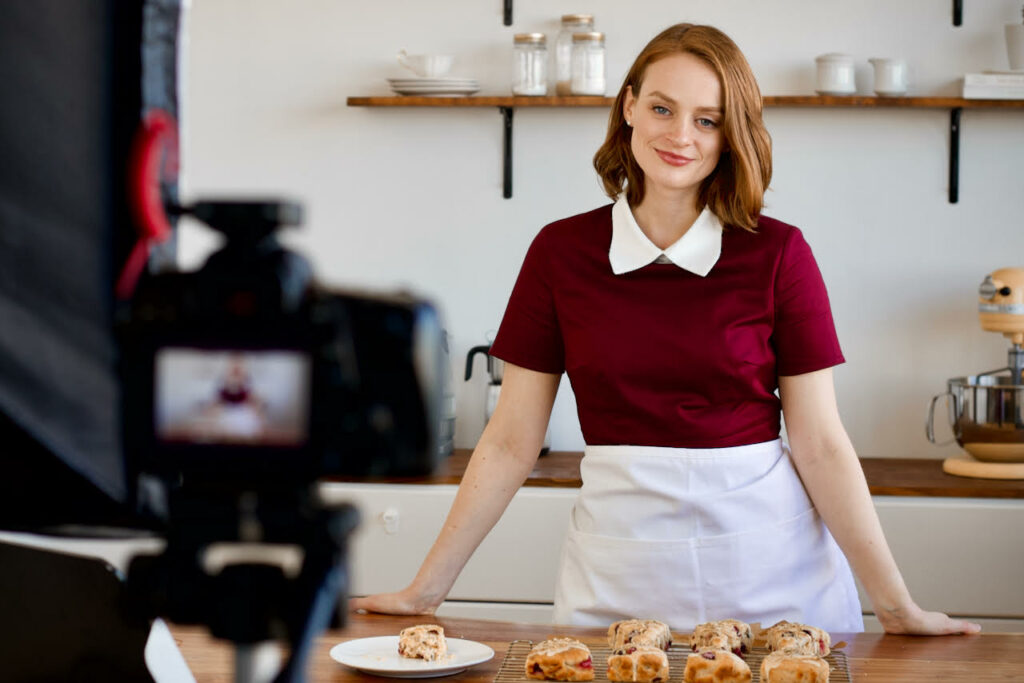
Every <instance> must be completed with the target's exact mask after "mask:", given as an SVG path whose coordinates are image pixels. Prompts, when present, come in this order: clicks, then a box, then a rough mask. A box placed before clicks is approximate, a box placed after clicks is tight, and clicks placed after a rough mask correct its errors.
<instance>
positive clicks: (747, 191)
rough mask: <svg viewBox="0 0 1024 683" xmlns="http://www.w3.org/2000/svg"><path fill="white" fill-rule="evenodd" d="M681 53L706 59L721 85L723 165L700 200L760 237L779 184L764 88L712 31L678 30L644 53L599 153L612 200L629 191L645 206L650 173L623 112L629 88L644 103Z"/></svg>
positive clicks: (734, 49) (735, 51) (689, 27)
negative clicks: (649, 84)
mask: <svg viewBox="0 0 1024 683" xmlns="http://www.w3.org/2000/svg"><path fill="white" fill-rule="evenodd" d="M680 53H687V54H691V55H694V56H695V57H698V58H699V59H701V60H703V61H704V62H705V63H706V64H707V65H708V66H709V67H711V69H712V70H713V71H714V72H715V73H716V74H718V80H719V81H720V82H721V84H722V100H723V101H722V114H723V116H722V123H721V127H722V132H723V134H724V136H725V148H724V150H723V152H722V156H721V158H719V160H718V166H716V167H715V170H714V171H712V172H711V175H709V176H708V177H707V178H706V179H705V180H704V182H703V183H702V184H701V187H700V192H699V193H698V199H699V201H700V202H701V204H703V205H705V206H707V207H708V208H710V209H711V211H712V212H713V213H714V214H715V215H716V216H718V218H719V220H721V221H722V224H723V225H724V226H726V227H729V226H734V227H738V228H743V229H746V230H750V231H753V230H754V229H755V228H756V227H757V219H758V217H759V216H760V215H761V208H762V206H763V205H764V193H765V190H767V189H768V183H769V182H770V181H771V178H772V142H771V137H770V136H769V135H768V130H767V129H766V128H765V125H764V120H763V119H762V106H763V101H762V99H761V90H760V89H759V88H758V87H757V80H756V79H755V78H754V72H753V71H752V70H751V68H750V64H748V63H747V59H746V57H744V56H743V53H742V52H740V49H739V47H737V46H736V43H734V42H733V41H732V39H731V38H729V36H727V35H725V34H724V33H722V32H721V31H719V30H718V29H716V28H714V27H712V26H699V25H695V24H676V25H675V26H672V27H669V28H667V29H665V30H664V31H662V32H661V33H659V34H658V35H657V36H655V38H654V39H653V40H651V42H649V43H648V44H647V46H646V47H645V48H644V49H643V50H642V51H641V52H640V54H639V55H638V56H637V58H636V60H635V61H634V62H633V66H632V67H630V69H629V73H628V74H626V79H625V80H624V81H623V83H622V87H621V88H620V89H619V94H618V96H617V97H616V98H615V104H614V105H613V106H612V111H611V115H610V116H609V117H608V135H607V136H606V137H605V141H604V144H603V145H601V148H600V149H599V150H597V154H595V155H594V168H595V169H596V170H597V173H598V175H599V176H600V177H601V182H602V184H603V185H604V190H605V192H606V193H607V194H608V196H609V197H611V198H612V199H615V198H616V197H618V196H619V194H621V193H622V191H623V188H625V192H626V199H627V200H628V201H629V204H630V206H637V205H638V204H639V203H640V202H641V201H642V200H643V198H644V173H643V170H642V169H641V168H640V165H639V164H638V163H637V162H636V159H634V158H633V153H632V151H631V150H630V137H631V129H630V128H629V127H628V126H626V121H625V115H624V114H623V105H624V103H625V99H626V93H627V89H628V88H632V92H633V95H634V96H637V97H638V96H639V94H640V87H641V86H642V85H643V81H644V75H645V73H646V72H647V67H648V66H650V65H651V64H653V63H654V62H656V61H658V60H660V59H664V58H665V57H669V56H672V55H676V54H680Z"/></svg>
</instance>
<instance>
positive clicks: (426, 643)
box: [398, 624, 448, 662]
mask: <svg viewBox="0 0 1024 683" xmlns="http://www.w3.org/2000/svg"><path fill="white" fill-rule="evenodd" d="M398 654H400V655H402V656H403V657H408V658H410V659H425V660H427V661H428V662H436V661H439V660H440V659H441V658H442V657H444V656H445V655H446V654H448V643H447V641H445V639H444V629H443V628H442V627H440V626H438V625H437V624H420V625H419V626H410V627H409V628H404V629H402V631H401V632H400V633H399V634H398Z"/></svg>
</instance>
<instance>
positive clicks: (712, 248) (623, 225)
mask: <svg viewBox="0 0 1024 683" xmlns="http://www.w3.org/2000/svg"><path fill="white" fill-rule="evenodd" d="M721 253H722V223H721V221H719V220H718V216H716V215H715V214H713V213H711V210H710V209H708V208H707V207H705V208H704V210H703V211H701V213H700V215H699V216H697V220H696V221H694V222H693V225H691V226H690V229H689V230H687V231H686V232H685V233H684V234H683V236H682V237H680V238H679V239H678V240H676V241H675V243H673V244H672V245H671V246H670V247H668V248H667V249H665V250H664V251H662V250H661V249H659V248H658V247H657V245H655V244H654V242H652V241H651V240H650V239H648V237H647V235H645V234H644V231H643V230H641V229H640V226H639V225H637V222H636V219H635V218H634V217H633V212H632V211H631V210H630V208H629V203H628V202H627V201H626V195H625V194H621V195H619V198H618V199H617V200H616V201H615V206H613V207H612V246H611V248H610V249H609V250H608V260H609V262H611V265H612V272H613V273H615V274H616V275H622V274H623V273H628V272H630V271H631V270H637V269H638V268H643V267H644V266H646V265H648V264H649V263H653V262H655V261H657V260H659V259H660V258H661V257H662V256H664V257H665V258H667V259H668V260H669V261H671V262H672V263H674V264H676V265H677V266H679V267H680V268H682V269H684V270H688V271H690V272H691V273H694V274H695V275H700V276H701V277H704V276H706V275H707V274H708V273H710V272H711V269H712V268H713V267H714V265H715V264H716V263H717V262H718V257H719V256H720V255H721Z"/></svg>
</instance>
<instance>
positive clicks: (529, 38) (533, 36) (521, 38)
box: [512, 33, 548, 45]
mask: <svg viewBox="0 0 1024 683" xmlns="http://www.w3.org/2000/svg"><path fill="white" fill-rule="evenodd" d="M547 41H548V39H547V37H546V36H545V35H544V34H543V33H517V34H515V36H513V38H512V42H513V43H515V44H516V45H547Z"/></svg>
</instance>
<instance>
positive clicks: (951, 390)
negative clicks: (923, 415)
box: [925, 375, 1024, 462]
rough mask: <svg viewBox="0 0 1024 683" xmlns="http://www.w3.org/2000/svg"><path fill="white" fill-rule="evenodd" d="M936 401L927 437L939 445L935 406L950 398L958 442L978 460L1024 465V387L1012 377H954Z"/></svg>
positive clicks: (950, 417) (948, 405)
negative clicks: (936, 434) (936, 436)
mask: <svg viewBox="0 0 1024 683" xmlns="http://www.w3.org/2000/svg"><path fill="white" fill-rule="evenodd" d="M946 386H947V389H946V392H945V393H943V394H939V395H937V396H934V397H933V398H932V402H931V404H930V405H929V407H928V421H927V423H926V424H925V433H926V435H927V437H928V440H929V441H931V442H932V443H936V441H935V406H936V404H937V403H938V402H939V401H940V400H941V399H942V398H943V397H947V398H948V400H947V407H948V411H947V412H948V415H949V424H950V426H951V427H952V429H953V435H954V436H955V437H956V442H957V443H958V444H960V447H961V448H963V449H964V450H965V451H967V452H968V453H970V454H971V455H973V456H974V457H975V458H977V459H978V460H984V461H986V462H1024V385H1022V384H1019V383H1017V382H1015V381H1014V378H1013V377H1011V376H1009V375H972V376H970V377H954V378H953V379H950V380H948V381H947V382H946Z"/></svg>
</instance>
